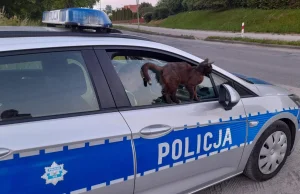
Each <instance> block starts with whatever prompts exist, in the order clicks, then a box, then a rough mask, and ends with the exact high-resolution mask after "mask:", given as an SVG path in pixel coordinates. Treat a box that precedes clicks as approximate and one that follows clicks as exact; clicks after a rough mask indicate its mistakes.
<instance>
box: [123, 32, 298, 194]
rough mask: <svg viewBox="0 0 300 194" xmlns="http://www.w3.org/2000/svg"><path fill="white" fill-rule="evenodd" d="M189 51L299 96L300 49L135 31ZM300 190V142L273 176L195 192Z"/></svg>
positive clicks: (280, 192)
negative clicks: (277, 85) (290, 90)
mask: <svg viewBox="0 0 300 194" xmlns="http://www.w3.org/2000/svg"><path fill="white" fill-rule="evenodd" d="M126 33H128V34H134V35H139V36H144V37H147V38H149V39H152V40H155V41H157V42H161V43H165V44H168V45H170V46H174V47H177V48H179V49H182V50H184V51H187V52H190V53H192V54H194V55H197V56H199V57H201V58H205V57H208V58H209V59H210V60H212V61H215V64H216V65H218V66H220V67H221V68H224V69H225V70H228V71H231V72H236V73H241V74H245V75H249V76H254V77H258V78H261V79H264V80H266V81H269V82H273V83H276V84H280V85H289V86H290V87H289V86H286V87H288V88H291V89H292V90H293V91H295V92H296V93H297V94H299V95H300V63H299V61H300V50H289V49H277V48H265V47H258V46H246V45H236V44H224V43H215V42H213V43H212V42H205V41H198V40H186V39H178V38H170V37H165V36H154V35H148V34H147V35H146V34H138V33H133V32H126ZM295 193H300V145H298V146H297V147H296V149H295V151H294V152H293V154H292V155H291V156H290V157H289V158H288V160H287V162H286V165H285V166H284V167H283V168H282V170H281V171H280V173H279V174H278V175H277V176H276V177H275V178H273V179H271V180H269V181H267V182H263V183H255V182H253V181H251V180H249V179H248V178H247V177H245V176H242V175H241V176H238V177H235V178H232V179H230V180H227V181H225V182H222V183H220V184H217V185H215V186H212V187H209V188H207V189H205V190H203V191H200V192H198V193H197V194H295Z"/></svg>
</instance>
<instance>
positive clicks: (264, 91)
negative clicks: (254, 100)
mask: <svg viewBox="0 0 300 194" xmlns="http://www.w3.org/2000/svg"><path fill="white" fill-rule="evenodd" d="M232 74H233V75H235V76H237V77H239V78H241V79H243V80H245V81H246V82H248V83H251V84H253V85H255V87H256V88H257V89H258V90H259V92H260V94H261V96H274V95H289V94H291V92H290V91H289V90H287V89H285V88H283V87H281V86H277V85H274V84H272V83H269V82H267V81H264V80H261V79H258V78H255V77H249V76H246V75H242V74H237V73H232Z"/></svg>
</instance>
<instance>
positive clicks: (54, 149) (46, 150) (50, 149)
mask: <svg viewBox="0 0 300 194" xmlns="http://www.w3.org/2000/svg"><path fill="white" fill-rule="evenodd" d="M63 150H64V147H63V146H59V147H53V148H47V149H45V154H48V153H53V152H61V151H63Z"/></svg>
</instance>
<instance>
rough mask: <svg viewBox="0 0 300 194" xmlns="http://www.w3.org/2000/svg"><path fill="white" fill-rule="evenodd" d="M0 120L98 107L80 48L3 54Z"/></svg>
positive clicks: (88, 109) (92, 109)
mask: <svg viewBox="0 0 300 194" xmlns="http://www.w3.org/2000/svg"><path fill="white" fill-rule="evenodd" d="M0 83H1V84H0V91H1V94H0V115H1V117H0V121H4V120H11V119H27V118H33V117H44V116H52V115H62V114H69V113H79V112H87V111H95V110H99V105H98V102H97V98H96V95H95V92H94V89H93V87H92V84H91V79H90V77H89V74H88V71H87V68H86V65H85V62H84V60H83V57H82V55H81V52H80V51H70V52H52V53H39V54H27V55H17V56H6V57H0Z"/></svg>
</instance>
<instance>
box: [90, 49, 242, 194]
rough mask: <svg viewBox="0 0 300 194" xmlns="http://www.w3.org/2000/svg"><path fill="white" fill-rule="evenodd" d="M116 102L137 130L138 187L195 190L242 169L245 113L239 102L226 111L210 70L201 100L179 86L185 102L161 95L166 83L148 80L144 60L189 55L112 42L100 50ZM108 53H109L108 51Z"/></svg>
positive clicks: (162, 190) (176, 59)
mask: <svg viewBox="0 0 300 194" xmlns="http://www.w3.org/2000/svg"><path fill="white" fill-rule="evenodd" d="M96 53H97V56H98V58H99V60H101V64H105V66H102V68H103V70H104V72H105V73H106V74H107V79H108V83H109V85H110V87H111V89H112V93H113V95H114V99H115V100H116V101H117V106H118V107H119V110H120V112H121V114H122V116H123V117H124V119H125V120H126V122H127V124H128V126H129V127H130V129H131V131H132V133H133V139H134V140H133V141H134V147H135V157H136V164H137V170H136V182H135V193H143V194H144V193H181V192H186V191H194V190H196V189H198V188H200V187H203V186H205V185H208V184H210V183H212V182H214V181H216V180H220V179H222V178H224V177H228V176H231V175H234V174H237V173H240V172H238V171H237V168H238V165H239V162H240V159H241V156H242V153H243V148H244V146H245V144H247V142H246V141H245V140H246V128H247V124H246V115H245V112H244V107H243V104H242V103H241V102H239V103H238V104H237V105H236V106H235V107H234V108H233V109H232V110H228V111H226V110H225V109H224V108H223V107H222V106H221V105H220V104H219V102H218V90H217V89H216V87H215V85H214V82H213V79H212V77H211V76H208V77H205V79H204V81H203V82H202V83H201V84H200V85H199V86H198V89H197V90H198V95H199V96H200V98H201V101H200V102H198V103H196V102H188V101H187V99H188V98H189V96H188V93H187V91H186V90H185V89H184V88H183V87H180V88H178V91H177V96H178V97H179V98H180V100H181V101H182V103H181V104H178V105H177V104H171V105H169V104H168V105H167V104H166V103H164V102H163V101H162V99H161V98H160V97H161V86H160V85H159V84H157V83H156V81H155V76H154V75H153V74H151V77H152V83H153V84H152V85H151V86H148V87H144V86H143V80H142V78H141V75H140V69H141V65H143V64H144V63H146V62H149V61H150V62H152V63H155V64H157V65H159V66H163V65H165V64H166V63H167V62H179V61H187V62H190V63H191V64H193V65H195V64H197V63H195V61H191V60H189V59H187V58H185V57H183V56H178V55H175V54H171V53H167V52H164V51H161V50H153V49H146V48H143V49H140V48H132V47H128V48H122V47H121V48H109V49H106V50H103V49H100V48H98V49H97V50H96ZM107 56H108V59H106V57H107Z"/></svg>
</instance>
